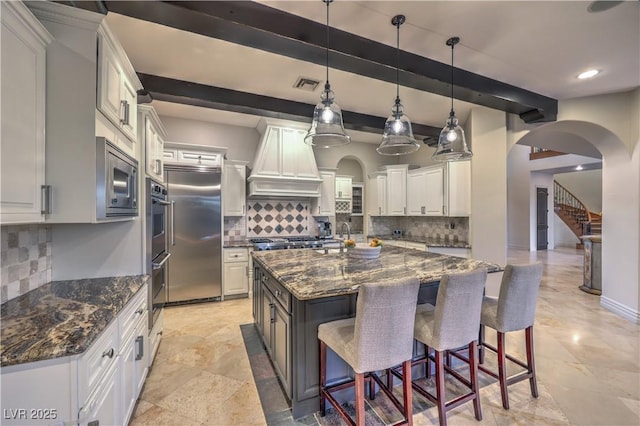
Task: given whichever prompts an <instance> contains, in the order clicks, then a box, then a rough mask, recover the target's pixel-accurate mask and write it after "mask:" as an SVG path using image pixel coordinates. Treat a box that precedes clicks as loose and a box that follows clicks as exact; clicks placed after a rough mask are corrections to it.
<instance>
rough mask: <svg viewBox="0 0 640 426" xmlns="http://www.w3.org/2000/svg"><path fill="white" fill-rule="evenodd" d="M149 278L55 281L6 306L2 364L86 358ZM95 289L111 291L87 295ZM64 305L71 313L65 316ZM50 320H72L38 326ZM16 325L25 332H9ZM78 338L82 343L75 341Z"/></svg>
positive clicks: (1, 350)
mask: <svg viewBox="0 0 640 426" xmlns="http://www.w3.org/2000/svg"><path fill="white" fill-rule="evenodd" d="M149 280H150V277H149V275H132V276H120V277H104V278H92V279H77V280H67V281H52V282H50V283H48V284H45V285H44V286H41V287H38V288H37V289H34V290H32V291H30V292H29V293H26V294H24V295H22V296H19V297H17V298H15V299H12V300H10V301H8V302H5V303H4V304H2V318H1V319H2V338H1V340H0V366H1V367H3V368H5V367H14V366H18V365H21V364H26V363H31V362H37V361H49V360H54V359H57V358H64V357H73V356H79V355H81V354H83V353H84V352H85V351H86V350H87V349H88V348H89V347H90V346H91V344H93V342H95V341H96V340H97V339H98V338H99V336H100V335H101V334H102V332H103V331H104V330H106V329H107V328H108V327H109V326H110V325H111V323H112V322H113V320H114V319H115V318H116V317H117V316H118V314H119V313H120V312H121V311H122V309H123V308H124V307H125V306H126V305H127V303H129V301H130V300H131V299H133V298H134V297H135V296H136V295H137V294H138V292H139V291H140V289H141V288H142V287H143V286H144V285H145V283H148V282H149ZM107 286H108V287H107ZM96 287H98V288H104V289H106V290H107V291H104V292H103V293H102V294H97V295H96V294H88V292H89V291H95V289H96ZM63 307H64V308H68V309H69V311H67V312H63ZM74 314H75V315H74ZM48 316H52V317H54V319H55V320H58V319H59V317H60V316H62V317H65V316H68V317H67V318H64V319H65V320H67V319H68V321H65V320H61V321H58V322H56V323H55V324H54V325H52V326H48V327H46V326H43V325H42V324H40V321H41V320H42V318H47V317H48ZM30 321H31V323H30ZM12 324H13V326H14V327H16V326H19V327H20V329H21V330H20V331H23V332H22V333H16V330H10V329H9V328H10V327H11V325H12ZM29 326H31V328H30V329H29ZM56 333H57V334H56ZM25 335H29V336H32V338H31V341H29V340H27V341H25V338H24V336H25ZM60 336H63V337H62V338H61V337H60ZM74 337H75V338H77V339H78V340H77V341H75V342H74V341H72V339H73V338H74ZM12 338H14V339H15V340H16V341H15V342H14V341H12Z"/></svg>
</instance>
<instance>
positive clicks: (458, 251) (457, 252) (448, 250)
mask: <svg viewBox="0 0 640 426" xmlns="http://www.w3.org/2000/svg"><path fill="white" fill-rule="evenodd" d="M427 251H428V252H431V253H438V254H446V255H447V256H457V257H464V258H469V257H470V256H471V250H470V249H468V248H463V247H462V248H461V247H432V246H428V247H427Z"/></svg>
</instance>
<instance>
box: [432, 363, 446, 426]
mask: <svg viewBox="0 0 640 426" xmlns="http://www.w3.org/2000/svg"><path fill="white" fill-rule="evenodd" d="M434 352H435V356H436V399H437V400H438V418H439V419H440V426H446V425H447V411H446V408H445V403H446V399H445V393H444V353H443V352H441V351H434Z"/></svg>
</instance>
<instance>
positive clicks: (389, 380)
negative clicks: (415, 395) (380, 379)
mask: <svg viewBox="0 0 640 426" xmlns="http://www.w3.org/2000/svg"><path fill="white" fill-rule="evenodd" d="M387 389H389V390H391V389H393V374H391V369H390V368H388V369H387Z"/></svg>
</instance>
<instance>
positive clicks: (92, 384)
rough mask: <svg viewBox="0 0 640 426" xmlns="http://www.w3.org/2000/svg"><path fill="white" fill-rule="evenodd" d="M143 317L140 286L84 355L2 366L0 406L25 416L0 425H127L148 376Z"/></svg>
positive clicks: (143, 292) (143, 298)
mask: <svg viewBox="0 0 640 426" xmlns="http://www.w3.org/2000/svg"><path fill="white" fill-rule="evenodd" d="M147 315H148V311H147V285H144V286H142V287H141V288H140V289H139V290H138V293H137V294H136V295H135V296H134V297H133V299H131V300H130V301H129V302H128V303H127V305H126V306H125V307H124V308H123V309H122V311H120V313H119V314H118V316H117V317H116V318H114V320H113V321H112V322H111V323H110V324H109V325H108V326H107V328H106V329H105V330H103V331H102V333H101V334H100V336H99V337H98V339H97V340H96V341H94V342H93V343H92V344H91V346H89V348H88V349H87V350H86V351H85V352H84V353H82V354H80V355H76V356H69V357H62V358H55V359H49V360H44V361H38V362H33V363H27V364H20V365H13V366H8V367H3V368H2V380H0V384H1V386H2V393H1V395H2V407H3V408H4V407H6V408H13V409H23V410H25V412H24V415H22V414H21V413H20V412H18V411H16V412H15V414H14V415H11V416H7V415H6V414H7V412H5V413H4V414H5V416H3V419H2V424H3V425H5V424H6V425H52V424H54V425H58V424H60V425H61V424H80V425H97V424H101V425H123V424H127V423H128V421H129V420H130V417H131V413H132V412H133V408H134V406H135V402H136V400H137V398H138V396H139V394H140V391H141V389H142V385H143V384H144V380H145V378H146V374H147V371H148V358H147V357H146V356H145V351H146V347H147V342H146V341H145V339H146V338H147V336H148V329H147V323H148V317H147ZM30 409H34V410H38V409H40V410H38V411H39V412H37V413H36V415H37V416H38V417H39V418H35V417H33V415H31V411H30ZM40 417H41V418H40ZM97 422H99V423H97Z"/></svg>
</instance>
